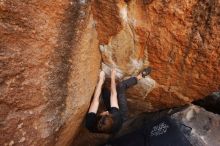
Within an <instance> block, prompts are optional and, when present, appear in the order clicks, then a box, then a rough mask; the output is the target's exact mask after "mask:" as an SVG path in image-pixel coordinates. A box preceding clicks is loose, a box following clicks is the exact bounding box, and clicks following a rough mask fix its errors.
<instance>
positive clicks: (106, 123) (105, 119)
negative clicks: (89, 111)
mask: <svg viewBox="0 0 220 146" xmlns="http://www.w3.org/2000/svg"><path fill="white" fill-rule="evenodd" d="M113 123H114V121H113V118H112V115H111V114H109V115H104V116H101V115H100V116H97V130H98V131H99V132H103V133H111V132H112V128H113Z"/></svg>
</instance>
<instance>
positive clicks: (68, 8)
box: [0, 0, 220, 146]
mask: <svg viewBox="0 0 220 146" xmlns="http://www.w3.org/2000/svg"><path fill="white" fill-rule="evenodd" d="M0 38H1V39H0V145H14V144H16V145H58V146H63V145H68V144H69V143H70V142H71V139H72V138H73V137H74V136H75V135H76V134H77V131H78V129H79V125H80V124H81V122H82V120H83V117H84V115H85V113H86V110H87V108H88V105H89V101H90V99H91V96H92V93H93V91H94V88H95V84H96V81H97V74H98V69H99V67H100V60H101V57H102V66H103V69H104V70H105V71H106V72H107V73H108V72H109V67H111V66H114V67H116V68H117V76H118V77H119V78H124V77H126V76H130V75H135V74H137V73H138V72H139V71H140V70H141V69H142V68H144V67H146V66H148V65H150V66H152V67H153V68H154V71H153V72H152V74H151V76H150V77H148V78H146V79H143V80H142V81H141V82H140V83H139V84H138V85H137V86H135V87H134V88H132V89H130V90H129V91H128V92H127V93H128V100H129V108H130V110H131V111H132V114H136V113H139V112H142V111H154V110H158V109H161V108H167V107H172V106H178V105H181V104H185V103H188V102H190V101H192V100H195V99H199V98H202V97H205V96H206V95H208V94H210V93H211V92H213V91H217V90H220V86H219V82H220V76H219V74H220V46H219V45H220V43H219V42H220V3H219V1H218V0H203V1H199V0H186V1H179V0H157V1H156V0H92V1H87V0H62V1H61V0H49V1H45V2H44V1H35V0H22V1H19V0H1V1H0ZM99 50H100V52H101V57H100V52H99Z"/></svg>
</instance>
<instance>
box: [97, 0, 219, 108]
mask: <svg viewBox="0 0 220 146" xmlns="http://www.w3.org/2000/svg"><path fill="white" fill-rule="evenodd" d="M219 10H220V3H219V1H218V0H205V1H197V0H193V1H189V0H187V1H177V0H168V1H164V0H159V1H153V0H128V1H114V0H95V1H94V3H93V14H94V18H95V20H96V22H97V23H96V28H97V31H98V38H99V41H100V46H99V47H100V50H101V53H102V59H103V68H104V70H106V71H107V70H108V69H107V68H108V67H111V66H115V67H116V68H117V70H118V77H119V78H120V77H121V78H123V77H124V76H129V75H134V74H136V73H137V72H138V71H140V70H141V69H142V68H144V67H146V66H148V65H150V66H152V67H153V68H154V70H153V72H152V74H151V75H150V77H149V78H147V79H145V80H142V81H141V83H140V84H139V85H137V86H136V87H135V88H133V89H131V90H130V91H129V92H128V97H129V101H130V104H131V106H130V107H131V108H132V109H133V110H135V111H143V109H144V110H148V111H153V110H157V109H160V108H167V107H172V106H176V105H181V104H185V103H188V102H191V101H192V100H197V99H200V98H202V97H204V96H206V95H208V94H210V93H212V92H213V91H218V90H219V88H220V86H219V82H220V76H219V74H220V43H219V42H220V25H219V24H220V21H219V20H220V16H219V14H220V11H219ZM151 91H152V92H151ZM135 105H137V106H135Z"/></svg>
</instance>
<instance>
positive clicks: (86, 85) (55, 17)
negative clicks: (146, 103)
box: [0, 0, 101, 146]
mask: <svg viewBox="0 0 220 146" xmlns="http://www.w3.org/2000/svg"><path fill="white" fill-rule="evenodd" d="M90 11H91V9H90V3H89V2H85V1H71V0H62V1H60V0H49V1H35V0H27V1H20V0H7V1H1V2H0V38H1V39H0V70H1V71H0V145H2V146H3V145H4V146H12V145H22V146H31V145H32V146H33V145H36V146H46V145H47V146H49V145H51V146H52V145H58V146H65V145H69V144H70V142H71V140H72V138H73V137H74V135H75V134H76V132H77V131H78V128H79V125H80V124H81V122H82V120H83V118H84V114H85V113H86V110H87V109H88V106H89V102H90V99H91V96H92V94H93V91H94V88H95V84H96V82H97V77H98V76H97V75H98V72H99V65H100V59H101V57H100V53H99V50H98V39H97V33H96V30H95V27H94V21H93V18H92V15H91V12H90Z"/></svg>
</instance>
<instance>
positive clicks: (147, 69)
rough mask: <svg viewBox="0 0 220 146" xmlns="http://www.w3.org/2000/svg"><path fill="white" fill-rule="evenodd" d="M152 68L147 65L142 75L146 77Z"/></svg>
mask: <svg viewBox="0 0 220 146" xmlns="http://www.w3.org/2000/svg"><path fill="white" fill-rule="evenodd" d="M151 70H152V68H151V67H147V68H145V69H144V70H143V71H142V72H141V75H142V77H143V78H145V77H146V76H147V75H149V74H150V73H151Z"/></svg>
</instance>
